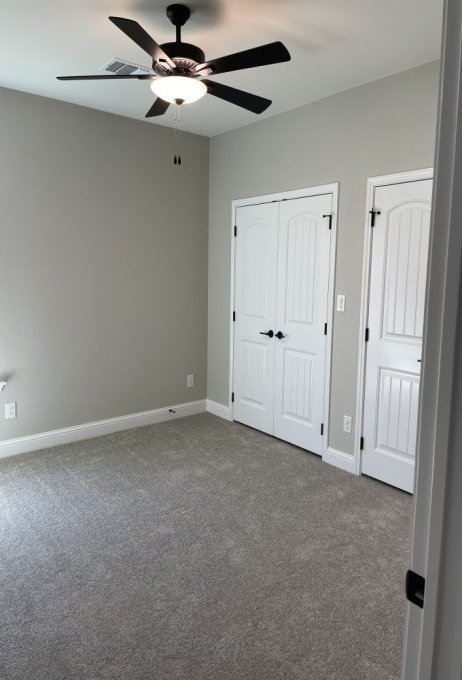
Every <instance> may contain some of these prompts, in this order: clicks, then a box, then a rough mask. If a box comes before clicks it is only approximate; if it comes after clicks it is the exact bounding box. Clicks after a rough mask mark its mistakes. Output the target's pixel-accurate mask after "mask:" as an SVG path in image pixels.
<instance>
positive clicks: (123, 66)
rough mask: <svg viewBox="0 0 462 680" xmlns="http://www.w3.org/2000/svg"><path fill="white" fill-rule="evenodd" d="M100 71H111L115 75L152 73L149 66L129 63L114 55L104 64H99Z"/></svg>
mask: <svg viewBox="0 0 462 680" xmlns="http://www.w3.org/2000/svg"><path fill="white" fill-rule="evenodd" d="M100 71H104V72H105V73H113V74H114V75H117V76H132V75H133V76H140V75H142V74H143V73H153V71H152V69H150V68H146V67H145V66H140V65H139V64H131V63H130V62H129V61H124V60H123V59H117V58H116V57H113V58H112V59H111V60H110V61H108V62H107V64H104V66H101V68H100Z"/></svg>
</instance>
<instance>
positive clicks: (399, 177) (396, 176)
mask: <svg viewBox="0 0 462 680" xmlns="http://www.w3.org/2000/svg"><path fill="white" fill-rule="evenodd" d="M426 179H433V168H423V169H421V170H410V171H405V172H394V173H391V174H389V175H379V176H377V177H368V179H367V194H366V212H365V219H364V225H365V226H364V248H363V266H362V280H361V308H360V315H359V352H358V381H357V388H356V416H355V436H354V443H353V447H354V448H353V454H354V459H355V461H354V472H355V474H357V475H360V474H361V463H362V451H361V437H362V436H363V425H364V396H365V395H364V390H365V377H366V359H367V351H366V350H367V343H366V342H365V334H366V328H367V319H368V313H369V295H370V270H371V258H372V228H371V216H370V211H371V210H373V208H374V202H375V191H376V189H377V187H384V186H391V185H393V184H405V183H408V182H419V181H421V180H426Z"/></svg>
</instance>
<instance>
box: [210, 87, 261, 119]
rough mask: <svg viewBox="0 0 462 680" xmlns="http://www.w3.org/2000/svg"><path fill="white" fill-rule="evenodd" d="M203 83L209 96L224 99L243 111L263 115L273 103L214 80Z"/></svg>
mask: <svg viewBox="0 0 462 680" xmlns="http://www.w3.org/2000/svg"><path fill="white" fill-rule="evenodd" d="M202 82H203V83H204V84H205V85H206V86H207V92H208V93H209V94H211V95H213V96H214V97H218V98H219V99H224V100H225V101H227V102H230V103H231V104H236V106H241V107H242V108H243V109H247V110H248V111H252V112H253V113H263V111H266V109H267V108H268V106H270V105H271V103H272V102H271V99H265V98H264V97H259V96H258V95H256V94H250V92H244V90H236V88H234V87H229V85H223V84H222V83H215V82H214V81H212V80H203V81H202Z"/></svg>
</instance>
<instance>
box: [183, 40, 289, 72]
mask: <svg viewBox="0 0 462 680" xmlns="http://www.w3.org/2000/svg"><path fill="white" fill-rule="evenodd" d="M282 61H290V54H289V51H288V50H287V48H286V47H285V45H283V44H282V42H279V41H278V42H273V43H268V45H261V46H260V47H253V48H252V49H250V50H244V52H236V53H235V54H228V55H227V56H226V57H219V58H218V59H210V60H209V61H206V62H205V63H204V64H198V65H197V66H196V71H203V70H204V69H211V70H212V73H211V75H215V74H218V73H227V72H228V71H240V70H242V69H245V68H254V67H256V66H266V65H268V64H279V63H280V62H282Z"/></svg>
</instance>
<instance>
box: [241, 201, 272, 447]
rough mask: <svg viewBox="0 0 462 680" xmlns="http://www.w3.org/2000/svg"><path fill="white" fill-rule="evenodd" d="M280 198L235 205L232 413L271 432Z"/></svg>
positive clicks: (256, 426) (245, 422)
mask: <svg viewBox="0 0 462 680" xmlns="http://www.w3.org/2000/svg"><path fill="white" fill-rule="evenodd" d="M278 219H279V204H278V203H269V204H260V205H250V206H245V207H241V208H237V209H236V226H237V230H238V233H239V238H238V239H236V270H235V296H236V297H235V309H236V321H235V324H234V327H235V328H234V394H235V402H234V417H235V419H236V420H239V421H240V422H242V423H244V424H246V425H251V426H252V427H255V428H257V429H259V430H262V431H263V432H266V433H268V434H272V433H273V407H274V350H275V344H274V339H273V338H270V337H268V336H267V335H262V333H264V332H268V331H270V330H272V331H273V332H274V327H275V323H276V281H277V251H278Z"/></svg>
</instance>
